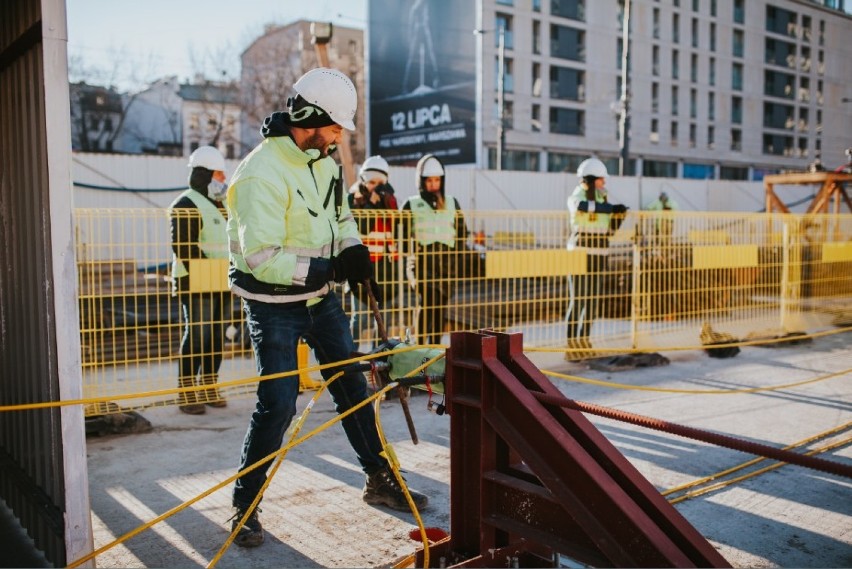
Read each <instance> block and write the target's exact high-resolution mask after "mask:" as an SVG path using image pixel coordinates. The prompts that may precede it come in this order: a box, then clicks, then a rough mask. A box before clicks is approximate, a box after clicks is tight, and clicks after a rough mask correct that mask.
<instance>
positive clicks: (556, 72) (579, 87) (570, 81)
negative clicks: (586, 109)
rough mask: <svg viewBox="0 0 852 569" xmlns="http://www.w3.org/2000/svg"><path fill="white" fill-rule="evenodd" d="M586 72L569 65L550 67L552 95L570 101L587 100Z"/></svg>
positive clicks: (554, 97)
mask: <svg viewBox="0 0 852 569" xmlns="http://www.w3.org/2000/svg"><path fill="white" fill-rule="evenodd" d="M585 77H586V74H585V73H584V72H583V71H580V70H578V69H570V68H568V67H557V66H555V65H553V66H551V67H550V97H551V98H552V99H566V100H570V101H583V100H585Z"/></svg>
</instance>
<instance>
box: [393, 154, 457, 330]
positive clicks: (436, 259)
mask: <svg viewBox="0 0 852 569" xmlns="http://www.w3.org/2000/svg"><path fill="white" fill-rule="evenodd" d="M415 175H416V176H417V188H418V189H419V190H420V195H419V196H414V197H411V198H408V200H407V201H406V202H405V204H404V205H403V206H402V210H403V211H411V223H410V227H409V223H404V225H403V237H404V238H403V241H404V243H406V244H408V243H409V242H410V241H411V240H413V241H414V252H415V253H416V256H415V263H416V265H415V273H416V281H417V282H416V289H417V294H418V295H419V296H420V317H419V320H418V330H417V335H418V342H419V343H421V344H440V343H441V336H442V335H443V333H444V321H445V319H446V318H445V311H446V308H447V303H448V301H449V300H450V298H451V297H452V295H453V291H454V289H455V279H456V278H457V277H458V276H459V275H460V274H461V272H460V271H459V252H460V251H462V250H464V249H465V242H466V241H467V236H468V230H467V226H466V225H465V221H464V215H462V210H461V206H460V205H459V202H458V200H457V199H456V198H454V197H447V196H446V195H445V191H444V189H445V188H444V187H445V180H446V175H445V172H444V165H443V164H442V163H441V161H440V160H438V158H437V157H435V156H434V155H432V154H427V155H425V156H423V157H422V158H421V159H420V161H419V162H418V163H417V168H416V171H415ZM410 253H411V252H410V251H409V252H408V254H410Z"/></svg>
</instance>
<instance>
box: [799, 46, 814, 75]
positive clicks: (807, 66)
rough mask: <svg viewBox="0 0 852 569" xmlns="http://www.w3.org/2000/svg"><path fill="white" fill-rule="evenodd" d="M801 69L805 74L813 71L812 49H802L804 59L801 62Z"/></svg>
mask: <svg viewBox="0 0 852 569" xmlns="http://www.w3.org/2000/svg"><path fill="white" fill-rule="evenodd" d="M799 69H801V70H802V71H804V72H805V73H807V72H808V71H810V70H811V48H809V47H802V57H801V59H800V60H799Z"/></svg>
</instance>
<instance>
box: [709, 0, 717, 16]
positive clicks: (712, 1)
mask: <svg viewBox="0 0 852 569" xmlns="http://www.w3.org/2000/svg"><path fill="white" fill-rule="evenodd" d="M716 4H718V2H716V0H710V15H711V16H713V17H714V18H715V17H716V16H717V14H716V12H717V6H716Z"/></svg>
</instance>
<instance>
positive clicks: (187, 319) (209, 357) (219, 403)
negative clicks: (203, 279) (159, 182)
mask: <svg viewBox="0 0 852 569" xmlns="http://www.w3.org/2000/svg"><path fill="white" fill-rule="evenodd" d="M189 167H190V168H191V169H192V170H191V171H190V174H189V189H188V190H186V191H184V192H183V193H182V194H181V195H180V196H178V197H177V199H176V200H175V201H174V202H172V204H171V205H170V206H169V217H170V220H171V234H172V235H171V239H172V252H173V261H172V279H173V282H174V290H175V293H176V294H177V297H178V300H179V301H180V305H181V315H182V317H183V321H184V325H185V327H184V333H183V338H182V339H181V343H180V364H179V376H178V385H179V386H180V387H192V386H193V385H202V384H203V385H215V384H216V382H217V381H218V373H219V364H221V363H222V343H223V336H224V325H225V321H224V320H225V318H226V317H227V318H228V319H229V320H230V316H231V310H230V307H231V293H230V292H228V291H224V292H190V291H189V272H188V266H189V260H190V259H227V258H228V234H227V231H226V222H225V216H224V215H223V211H224V210H223V209H221V208H222V203H221V200H222V199H224V197H225V194H226V192H227V190H228V185H227V184H226V183H225V158H224V157H223V156H222V153H221V152H219V151H218V150H217V149H216V148H214V147H212V146H201V147H199V148H197V149H196V150H195V151H194V152H193V153H192V155H190V157H189ZM205 404H206V405H209V406H210V407H225V406H226V405H227V402H226V401H225V400H224V399H223V398H222V397H221V394H220V393H219V390H218V389H215V388H211V389H206V390H204V391H193V392H188V393H181V394H180V395H179V396H178V408H179V409H180V410H181V411H183V412H184V413H189V414H190V415H200V414H202V413H204V411H205Z"/></svg>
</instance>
